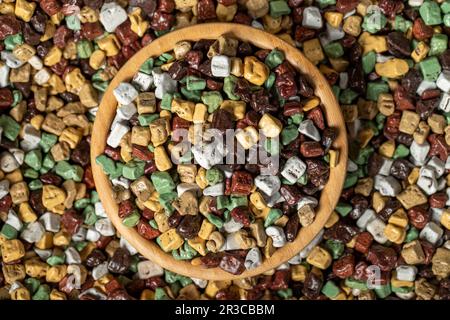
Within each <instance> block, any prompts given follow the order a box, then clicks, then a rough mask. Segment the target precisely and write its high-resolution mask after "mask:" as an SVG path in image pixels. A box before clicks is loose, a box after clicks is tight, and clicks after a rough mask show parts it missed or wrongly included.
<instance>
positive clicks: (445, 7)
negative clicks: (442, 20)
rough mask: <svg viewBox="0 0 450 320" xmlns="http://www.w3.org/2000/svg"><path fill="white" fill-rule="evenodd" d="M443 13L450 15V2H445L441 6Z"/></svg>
mask: <svg viewBox="0 0 450 320" xmlns="http://www.w3.org/2000/svg"><path fill="white" fill-rule="evenodd" d="M441 11H442V13H443V14H447V13H450V2H449V1H444V2H443V3H442V4H441Z"/></svg>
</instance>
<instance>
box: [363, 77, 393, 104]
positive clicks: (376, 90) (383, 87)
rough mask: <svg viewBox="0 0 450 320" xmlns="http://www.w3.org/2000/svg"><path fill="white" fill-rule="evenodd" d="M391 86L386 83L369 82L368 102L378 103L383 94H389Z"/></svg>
mask: <svg viewBox="0 0 450 320" xmlns="http://www.w3.org/2000/svg"><path fill="white" fill-rule="evenodd" d="M388 92H389V86H388V84H387V83H386V82H383V81H380V82H369V83H368V84H367V93H366V98H367V99H368V100H372V101H377V100H378V96H379V95H380V94H381V93H388Z"/></svg>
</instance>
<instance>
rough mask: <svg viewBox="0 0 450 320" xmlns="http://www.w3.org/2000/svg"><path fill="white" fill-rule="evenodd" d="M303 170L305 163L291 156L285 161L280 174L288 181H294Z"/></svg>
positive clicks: (304, 169)
mask: <svg viewBox="0 0 450 320" xmlns="http://www.w3.org/2000/svg"><path fill="white" fill-rule="evenodd" d="M305 171H306V164H305V163H304V162H303V161H302V160H300V159H299V158H298V157H296V156H293V157H291V158H289V159H288V160H287V161H286V163H285V165H284V167H283V170H282V171H281V175H282V176H283V177H284V178H286V180H288V181H289V182H290V183H295V182H297V180H298V179H300V177H301V176H302V175H303V174H304V173H305Z"/></svg>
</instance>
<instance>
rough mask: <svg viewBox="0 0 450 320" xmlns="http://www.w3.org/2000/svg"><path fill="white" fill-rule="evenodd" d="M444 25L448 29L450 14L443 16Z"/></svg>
mask: <svg viewBox="0 0 450 320" xmlns="http://www.w3.org/2000/svg"><path fill="white" fill-rule="evenodd" d="M444 24H445V26H446V27H450V13H447V14H445V15H444Z"/></svg>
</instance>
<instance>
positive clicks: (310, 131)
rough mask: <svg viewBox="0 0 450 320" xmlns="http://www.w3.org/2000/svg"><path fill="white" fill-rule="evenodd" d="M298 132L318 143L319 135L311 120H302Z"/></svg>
mask: <svg viewBox="0 0 450 320" xmlns="http://www.w3.org/2000/svg"><path fill="white" fill-rule="evenodd" d="M298 131H299V132H300V133H302V134H304V135H305V136H307V137H308V138H310V139H313V140H314V141H320V133H319V130H317V128H316V126H315V125H314V122H312V120H309V119H308V120H304V121H302V122H301V123H300V125H299V126H298Z"/></svg>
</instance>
